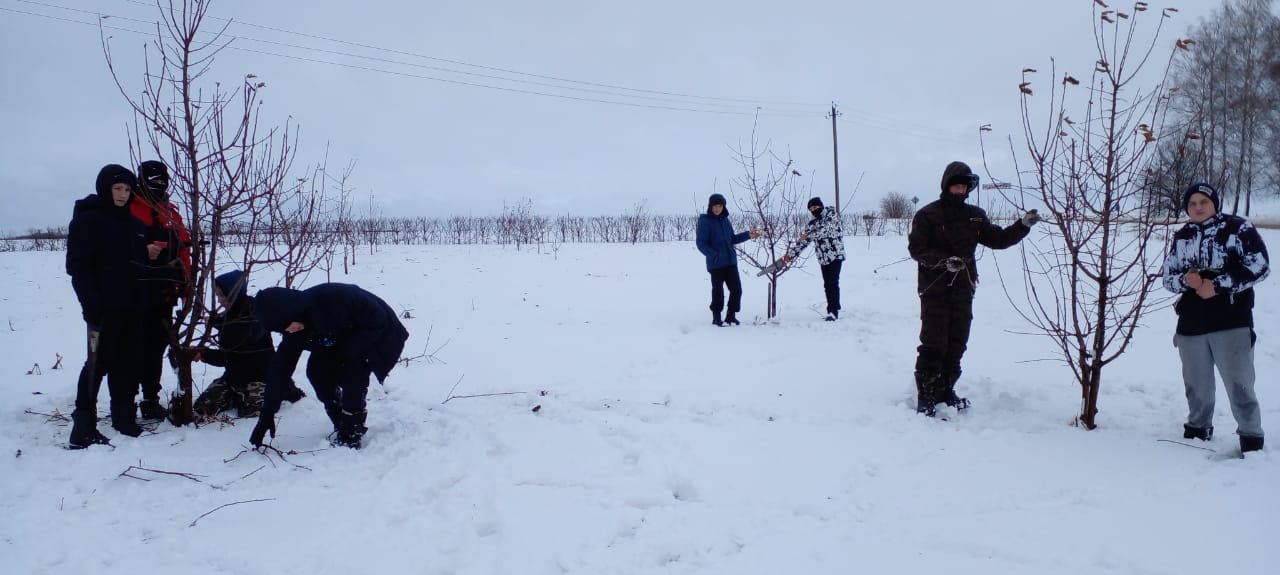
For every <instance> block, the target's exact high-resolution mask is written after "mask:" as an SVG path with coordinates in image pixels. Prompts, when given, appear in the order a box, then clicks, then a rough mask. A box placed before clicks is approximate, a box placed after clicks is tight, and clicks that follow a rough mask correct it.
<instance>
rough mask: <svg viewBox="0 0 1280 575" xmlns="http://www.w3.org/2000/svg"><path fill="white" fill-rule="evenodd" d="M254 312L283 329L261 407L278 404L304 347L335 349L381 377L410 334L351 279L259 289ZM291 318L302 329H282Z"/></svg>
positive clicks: (268, 325) (264, 323)
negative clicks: (353, 283) (302, 285)
mask: <svg viewBox="0 0 1280 575" xmlns="http://www.w3.org/2000/svg"><path fill="white" fill-rule="evenodd" d="M254 315H255V316H256V317H257V318H258V321H259V322H261V324H262V326H263V327H264V328H266V329H268V330H271V331H275V332H280V333H282V334H284V335H283V337H282V338H281V340H280V346H279V347H278V348H276V353H275V357H273V358H272V360H271V366H270V368H269V369H268V372H267V391H266V397H265V399H264V402H263V406H262V409H263V411H264V412H275V411H276V410H277V409H279V407H280V402H282V401H283V400H284V391H285V390H287V389H289V388H290V387H291V386H290V381H291V377H292V375H293V371H294V369H296V368H297V366H298V359H299V358H300V357H301V356H302V352H303V351H309V352H311V353H329V354H336V355H338V356H340V357H342V359H343V361H344V362H345V363H348V364H365V365H367V366H368V368H369V372H372V373H373V375H374V376H375V377H377V378H378V381H383V380H384V379H386V378H387V374H389V373H390V372H391V369H392V368H393V367H395V365H396V361H397V360H399V359H400V352H401V351H403V350H404V342H405V340H407V339H408V338H409V332H408V330H406V329H405V328H404V325H402V324H401V323H400V318H399V317H397V316H396V312H395V310H393V309H391V306H389V305H387V303H386V302H384V301H382V299H381V298H379V297H378V296H376V295H374V294H372V293H370V292H368V291H365V290H363V289H361V288H360V287H359V286H355V285H350V284H340V283H326V284H320V285H317V286H314V287H311V288H307V289H306V290H303V291H298V290H293V289H287V288H267V289H264V290H262V291H260V292H258V296H257V298H256V301H255V304H254ZM295 321H296V322H299V323H301V324H303V325H304V326H306V329H303V330H301V331H299V332H296V333H286V332H285V328H286V327H288V326H289V324H290V323H291V322H295ZM369 372H365V373H366V374H367V373H369ZM366 377H367V376H366Z"/></svg>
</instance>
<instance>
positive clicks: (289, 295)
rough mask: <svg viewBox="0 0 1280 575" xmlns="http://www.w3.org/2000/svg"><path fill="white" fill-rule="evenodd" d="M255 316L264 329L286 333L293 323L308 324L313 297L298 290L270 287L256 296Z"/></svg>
mask: <svg viewBox="0 0 1280 575" xmlns="http://www.w3.org/2000/svg"><path fill="white" fill-rule="evenodd" d="M253 299H254V306H253V315H254V317H256V318H258V322H259V323H261V324H262V327H264V328H266V329H268V330H270V331H278V332H282V333H283V332H284V329H285V328H286V327H289V324H290V323H292V322H295V321H297V322H302V323H304V324H305V323H307V318H308V316H309V315H310V312H311V306H312V301H311V296H309V295H307V294H306V293H305V292H300V291H298V290H296V289H289V288H281V287H270V288H267V289H264V290H261V291H259V292H258V295H256V296H254V298H253Z"/></svg>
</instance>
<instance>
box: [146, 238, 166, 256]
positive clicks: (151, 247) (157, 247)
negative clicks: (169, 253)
mask: <svg viewBox="0 0 1280 575" xmlns="http://www.w3.org/2000/svg"><path fill="white" fill-rule="evenodd" d="M168 245H169V243H168V242H151V243H149V244H147V259H152V260H154V259H156V258H158V257H160V254H162V253H164V249H165V247H166V246H168Z"/></svg>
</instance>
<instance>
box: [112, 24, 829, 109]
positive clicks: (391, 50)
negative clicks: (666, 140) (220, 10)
mask: <svg viewBox="0 0 1280 575" xmlns="http://www.w3.org/2000/svg"><path fill="white" fill-rule="evenodd" d="M125 1H126V2H129V3H132V4H138V5H145V6H150V4H147V3H146V2H142V1H140V0H125ZM208 17H209V18H211V19H214V20H221V21H223V22H227V23H229V24H239V25H242V26H248V27H251V28H258V29H262V30H268V31H272V32H280V33H283V34H290V35H294V36H302V37H304V38H311V39H314V40H322V41H325V42H333V43H335V44H343V45H346V46H353V47H357V48H364V49H367V50H375V51H379V52H388V53H391V54H399V55H401V56H412V57H415V58H422V59H425V60H432V61H435V62H443V63H446V64H452V65H455V66H466V67H470V68H478V69H481V70H489V71H491V72H501V73H504V74H514V75H517V76H526V77H530V78H538V79H541V80H551V81H555V82H563V83H568V84H580V85H584V86H593V87H596V88H607V89H611V90H623V91H627V92H641V93H646V94H656V95H660V96H671V97H677V98H691V99H697V100H718V101H722V102H736V103H739V104H751V105H753V106H759V105H765V104H767V105H773V106H801V107H810V106H815V105H814V104H808V103H803V102H786V101H770V100H749V99H740V98H725V97H719V96H700V95H697V94H683V93H680V92H668V91H663V90H650V89H644V88H631V87H627V86H619V85H615V84H605V83H600V82H590V81H585V80H574V79H572V78H563V77H559V76H550V75H545V74H535V73H530V72H522V71H519V70H512V69H508V68H499V67H496V66H486V65H483V64H473V63H470V62H465V61H462V60H453V59H449V58H439V57H436V56H428V55H426V54H420V53H417V52H409V51H404V50H397V49H394V48H385V47H382V46H376V45H372V44H364V43H360V42H352V41H348V40H342V39H338V38H330V37H327V36H320V35H317V34H309V33H305V32H296V31H293V30H288V29H285V28H278V27H272V26H264V25H261V24H254V23H252V22H246V21H243V20H233V19H229V18H220V17H217V16H208ZM458 73H463V72H458ZM512 81H514V80H512Z"/></svg>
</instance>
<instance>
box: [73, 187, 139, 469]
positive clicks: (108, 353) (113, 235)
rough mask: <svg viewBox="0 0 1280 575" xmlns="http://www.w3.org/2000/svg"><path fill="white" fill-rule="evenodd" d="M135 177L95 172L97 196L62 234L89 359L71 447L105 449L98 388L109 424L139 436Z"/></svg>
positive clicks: (81, 203)
mask: <svg viewBox="0 0 1280 575" xmlns="http://www.w3.org/2000/svg"><path fill="white" fill-rule="evenodd" d="M136 186H137V180H136V178H135V177H134V175H133V172H131V171H129V169H128V168H125V167H124V166H120V165H117V164H109V165H107V166H104V167H103V168H102V170H100V171H99V172H98V178H97V182H96V184H95V187H96V193H94V194H90V195H89V196H87V197H85V198H84V199H81V200H78V201H77V202H76V204H75V210H74V212H73V215H72V216H71V224H70V226H68V231H67V262H66V268H67V274H68V275H70V276H71V286H72V288H73V289H74V290H75V292H76V298H77V299H78V300H80V310H81V315H82V317H83V318H84V322H85V324H86V325H87V327H88V329H87V332H88V354H87V358H86V359H85V363H84V367H83V368H81V370H80V377H79V382H78V383H77V385H76V408H75V410H74V411H73V412H72V413H71V440H70V445H71V447H72V448H75V449H82V448H85V447H88V446H90V445H94V444H106V443H107V438H106V437H105V436H103V435H102V433H100V432H99V431H98V427H97V422H98V413H97V402H98V390H99V388H100V387H101V385H102V379H103V377H106V379H107V390H108V391H109V392H110V394H111V427H113V428H114V429H115V430H116V431H119V432H120V433H123V434H125V435H128V436H131V437H137V436H139V435H141V434H142V428H141V427H139V426H138V422H137V420H136V419H135V418H134V416H135V412H136V408H135V406H134V402H133V398H134V395H135V394H136V393H137V369H138V364H139V357H138V353H139V350H138V345H137V342H138V340H139V337H140V334H141V332H140V330H141V322H140V321H139V312H140V310H141V306H142V294H141V283H140V280H141V278H142V277H143V276H142V266H144V265H145V262H146V261H147V252H146V246H145V244H144V242H143V236H144V230H143V229H142V224H141V223H139V222H138V221H137V220H135V219H133V217H131V216H130V215H129V201H130V199H131V198H132V195H133V190H134V189H135V187H136Z"/></svg>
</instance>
